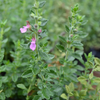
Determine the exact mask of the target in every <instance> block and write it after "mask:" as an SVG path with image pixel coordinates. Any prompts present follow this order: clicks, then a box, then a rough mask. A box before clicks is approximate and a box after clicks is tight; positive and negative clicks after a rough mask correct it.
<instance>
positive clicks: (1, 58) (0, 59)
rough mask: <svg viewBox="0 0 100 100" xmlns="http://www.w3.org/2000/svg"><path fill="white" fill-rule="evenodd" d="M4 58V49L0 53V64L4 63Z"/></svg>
mask: <svg viewBox="0 0 100 100" xmlns="http://www.w3.org/2000/svg"><path fill="white" fill-rule="evenodd" d="M3 58H4V49H2V50H1V52H0V63H1V62H2V60H3Z"/></svg>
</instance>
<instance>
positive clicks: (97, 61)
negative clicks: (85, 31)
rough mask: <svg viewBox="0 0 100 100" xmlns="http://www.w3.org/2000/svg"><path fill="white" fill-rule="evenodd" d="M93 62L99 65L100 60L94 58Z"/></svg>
mask: <svg viewBox="0 0 100 100" xmlns="http://www.w3.org/2000/svg"><path fill="white" fill-rule="evenodd" d="M94 61H95V63H96V64H98V65H100V59H99V58H96V57H95V58H94Z"/></svg>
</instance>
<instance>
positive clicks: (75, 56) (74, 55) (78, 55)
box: [72, 52, 82, 60]
mask: <svg viewBox="0 0 100 100" xmlns="http://www.w3.org/2000/svg"><path fill="white" fill-rule="evenodd" d="M72 56H73V57H74V58H77V59H79V60H80V59H82V57H81V56H80V54H78V53H76V52H75V53H72Z"/></svg>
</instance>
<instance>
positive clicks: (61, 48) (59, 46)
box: [56, 45, 64, 51]
mask: <svg viewBox="0 0 100 100" xmlns="http://www.w3.org/2000/svg"><path fill="white" fill-rule="evenodd" d="M56 47H57V48H58V49H59V50H61V51H64V47H63V46H62V45H56Z"/></svg>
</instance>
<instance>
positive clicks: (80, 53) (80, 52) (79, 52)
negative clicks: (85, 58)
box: [75, 50, 83, 56]
mask: <svg viewBox="0 0 100 100" xmlns="http://www.w3.org/2000/svg"><path fill="white" fill-rule="evenodd" d="M75 52H76V53H78V54H79V55H80V56H81V55H83V50H76V51H75Z"/></svg>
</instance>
